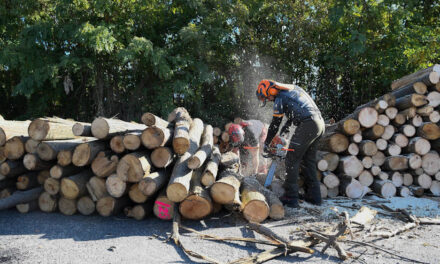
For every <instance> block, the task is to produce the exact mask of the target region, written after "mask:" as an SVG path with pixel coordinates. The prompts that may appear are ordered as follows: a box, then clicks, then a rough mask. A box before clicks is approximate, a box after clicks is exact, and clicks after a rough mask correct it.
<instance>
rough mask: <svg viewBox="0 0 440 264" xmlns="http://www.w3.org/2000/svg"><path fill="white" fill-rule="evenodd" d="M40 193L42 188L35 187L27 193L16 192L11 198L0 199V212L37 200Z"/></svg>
mask: <svg viewBox="0 0 440 264" xmlns="http://www.w3.org/2000/svg"><path fill="white" fill-rule="evenodd" d="M41 192H43V188H42V187H37V188H34V189H31V190H27V191H16V192H14V194H12V195H11V196H9V197H6V198H3V199H0V210H5V209H9V208H13V207H15V206H16V205H17V204H23V203H28V202H31V201H33V200H35V199H38V197H39V196H40V193H41Z"/></svg>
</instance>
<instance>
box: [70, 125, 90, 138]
mask: <svg viewBox="0 0 440 264" xmlns="http://www.w3.org/2000/svg"><path fill="white" fill-rule="evenodd" d="M72 133H73V134H74V135H75V136H77V137H79V136H81V137H91V136H92V124H90V123H84V122H76V123H75V124H73V126H72Z"/></svg>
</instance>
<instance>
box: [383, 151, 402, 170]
mask: <svg viewBox="0 0 440 264" xmlns="http://www.w3.org/2000/svg"><path fill="white" fill-rule="evenodd" d="M383 168H384V169H386V170H392V171H398V170H406V169H408V158H407V157H405V156H400V155H399V156H391V157H386V158H385V163H384V164H383Z"/></svg>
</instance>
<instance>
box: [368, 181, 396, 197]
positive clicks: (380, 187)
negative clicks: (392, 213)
mask: <svg viewBox="0 0 440 264" xmlns="http://www.w3.org/2000/svg"><path fill="white" fill-rule="evenodd" d="M371 187H372V189H373V191H374V192H375V193H377V194H379V195H380V196H382V197H383V198H390V197H393V196H395V195H396V187H395V186H394V184H393V183H392V182H391V181H382V180H375V181H374V183H373V185H372V186H371Z"/></svg>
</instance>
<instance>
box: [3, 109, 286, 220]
mask: <svg viewBox="0 0 440 264" xmlns="http://www.w3.org/2000/svg"><path fill="white" fill-rule="evenodd" d="M141 120H142V124H140V123H134V122H125V121H122V120H118V119H111V118H102V117H100V118H96V119H95V120H94V121H93V122H92V123H84V122H75V121H72V120H65V119H61V118H39V119H36V120H33V121H32V122H30V121H22V122H20V121H0V128H1V129H0V141H1V142H4V143H3V145H1V148H0V153H1V155H0V157H2V160H1V161H0V162H1V164H0V193H1V196H0V209H6V208H11V207H16V208H17V209H18V210H19V211H20V212H23V213H25V212H29V211H31V210H36V209H40V210H41V211H44V212H55V211H60V212H61V213H63V214H65V215H72V214H75V213H80V214H83V215H90V214H93V213H94V212H97V213H98V214H100V215H102V216H110V215H114V214H118V213H121V212H123V213H125V214H126V215H127V216H128V217H133V218H135V219H138V220H141V219H144V218H145V217H147V216H148V215H153V214H154V215H155V216H157V217H158V218H160V219H164V220H169V219H172V217H173V215H174V212H173V210H174V208H178V209H179V211H180V214H181V215H182V216H183V217H185V218H187V219H202V218H204V217H206V216H208V215H209V214H211V213H213V212H216V211H218V210H220V209H221V208H222V207H223V205H225V206H226V207H228V206H229V208H230V209H232V210H233V209H235V210H239V211H243V212H244V215H245V217H246V218H247V219H249V220H252V221H263V220H264V219H266V218H267V217H272V218H275V219H280V218H282V217H283V216H284V209H283V208H282V206H281V209H280V208H277V209H274V210H275V211H273V210H272V207H273V208H276V206H277V205H278V207H279V205H280V202H279V200H278V198H277V197H272V196H273V194H271V192H270V191H269V190H267V189H266V188H263V187H262V186H261V185H259V184H257V185H255V184H249V183H248V184H246V186H247V187H243V188H242V189H240V186H241V185H242V181H243V178H242V177H241V176H240V175H239V174H237V171H238V157H237V156H236V155H235V154H234V153H232V152H229V153H225V155H222V154H221V153H220V149H219V146H218V144H216V137H217V136H216V135H219V134H218V132H219V131H220V132H221V130H220V129H214V128H213V127H212V126H211V125H209V124H205V123H204V122H203V121H202V120H201V119H199V118H192V117H191V116H190V114H189V113H188V112H187V110H186V109H184V108H176V109H175V110H174V111H173V112H172V113H170V115H169V117H168V120H164V119H161V118H159V117H157V116H155V115H154V114H152V113H145V114H144V115H143V116H142V118H141ZM223 142H225V141H223ZM217 143H218V141H217ZM223 151H224V150H223ZM223 170H224V172H222V174H221V173H220V172H221V171H223ZM218 175H219V176H218ZM220 175H222V176H220ZM234 175H235V176H234ZM229 178H233V179H235V181H236V182H234V185H233V199H231V200H230V201H225V200H224V198H223V197H221V196H220V197H216V196H213V192H212V188H211V187H213V186H217V187H216V188H217V190H219V192H224V190H222V188H223V187H222V186H221V185H222V183H223V182H224V183H225V186H226V185H227V184H229V180H228V179H229ZM219 185H220V187H218V186H219ZM226 188H227V187H226ZM240 191H242V192H241V193H240ZM242 197H245V198H242ZM1 198H3V199H1ZM242 199H245V202H244V203H243V204H244V205H243V206H242V202H241V200H242ZM175 204H178V207H175ZM261 208H264V209H265V210H266V211H267V214H266V213H261V212H260V211H261ZM269 213H270V214H269ZM260 214H261V215H260Z"/></svg>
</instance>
